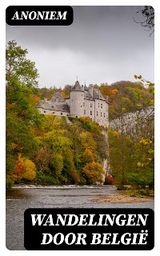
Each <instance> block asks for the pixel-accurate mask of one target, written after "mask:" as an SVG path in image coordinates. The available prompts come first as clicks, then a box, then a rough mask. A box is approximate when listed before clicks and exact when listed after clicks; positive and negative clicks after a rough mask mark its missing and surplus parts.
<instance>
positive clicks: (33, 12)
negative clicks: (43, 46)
mask: <svg viewBox="0 0 160 256" xmlns="http://www.w3.org/2000/svg"><path fill="white" fill-rule="evenodd" d="M6 22H7V24H8V25H10V26H68V25H71V24H72V22H73V9H72V7H71V6H9V7H7V9H6Z"/></svg>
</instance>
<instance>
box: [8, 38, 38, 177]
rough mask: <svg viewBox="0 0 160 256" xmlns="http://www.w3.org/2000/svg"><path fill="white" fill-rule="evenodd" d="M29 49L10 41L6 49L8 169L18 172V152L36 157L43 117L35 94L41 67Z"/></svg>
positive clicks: (23, 155) (9, 173) (9, 171)
mask: <svg viewBox="0 0 160 256" xmlns="http://www.w3.org/2000/svg"><path fill="white" fill-rule="evenodd" d="M26 54H27V50H23V49H22V48H21V47H20V46H17V43H16V42H15V41H10V42H8V44H7V49H6V154H7V161H6V168H7V174H8V175H11V176H12V174H14V171H15V164H16V160H17V158H18V154H22V157H27V159H29V158H32V157H33V155H34V153H35V151H36V150H37V141H36V139H35V135H34V128H35V127H38V125H39V124H40V122H41V117H40V114H39V112H38V110H37V109H36V107H35V101H34V100H33V96H34V95H35V93H36V92H37V91H36V89H35V86H36V85H37V80H36V79H37V77H38V73H37V69H36V68H35V66H34V62H31V61H30V60H28V59H27V57H26Z"/></svg>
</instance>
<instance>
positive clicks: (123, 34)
mask: <svg viewBox="0 0 160 256" xmlns="http://www.w3.org/2000/svg"><path fill="white" fill-rule="evenodd" d="M73 9H74V21H73V24H72V25H70V26H65V27H62V26H57V27H56V26H55V27H53V26H52V27H25V26H24V27H20V26H19V27H12V26H7V36H6V41H7V42H8V41H9V40H16V41H17V43H18V45H20V46H21V47H22V48H24V49H27V50H28V55H27V57H28V58H29V59H30V60H32V61H34V62H35V64H36V68H37V69H38V72H39V75H40V77H39V86H40V87H44V86H46V87H51V86H56V87H59V86H61V87H63V86H65V85H66V84H70V85H73V84H74V83H75V80H76V79H77V77H78V80H79V81H80V83H81V84H84V83H85V82H86V84H87V85H88V84H96V83H97V84H101V83H108V84H112V83H114V82H117V81H121V80H130V81H135V79H134V74H137V75H142V76H143V77H144V78H145V79H147V80H149V81H151V82H154V42H153V41H154V37H153V35H152V36H149V34H150V32H147V31H145V29H144V28H143V27H141V26H140V25H138V24H137V23H136V22H134V18H135V19H136V20H141V19H143V18H142V17H140V16H139V15H137V14H136V12H137V7H132V6H125V7H123V6H120V7H118V6H111V7H107V6H104V7H103V6H100V7H99V6H95V7H92V6H84V7H83V6H77V7H73Z"/></svg>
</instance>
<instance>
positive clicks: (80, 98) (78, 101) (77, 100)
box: [70, 81, 84, 117]
mask: <svg viewBox="0 0 160 256" xmlns="http://www.w3.org/2000/svg"><path fill="white" fill-rule="evenodd" d="M70 115H71V116H73V117H81V116H84V89H83V88H82V87H81V86H80V84H79V82H78V81H76V82H75V85H74V86H73V87H72V90H71V92H70Z"/></svg>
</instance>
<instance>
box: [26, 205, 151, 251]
mask: <svg viewBox="0 0 160 256" xmlns="http://www.w3.org/2000/svg"><path fill="white" fill-rule="evenodd" d="M24 246H25V248H26V249H28V250H151V249H152V248H153V247H154V212H153V210H151V209H137V208H136V209H135V208H133V209H132V208H124V209H122V208H119V209H114V208H112V209H104V208H102V209H100V208H94V209H90V208H89V209H87V208H84V209H83V208H80V209H66V208H64V209H54V208H53V209H45V208H43V209H35V208H33V209H27V210H26V211H25V213H24Z"/></svg>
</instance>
